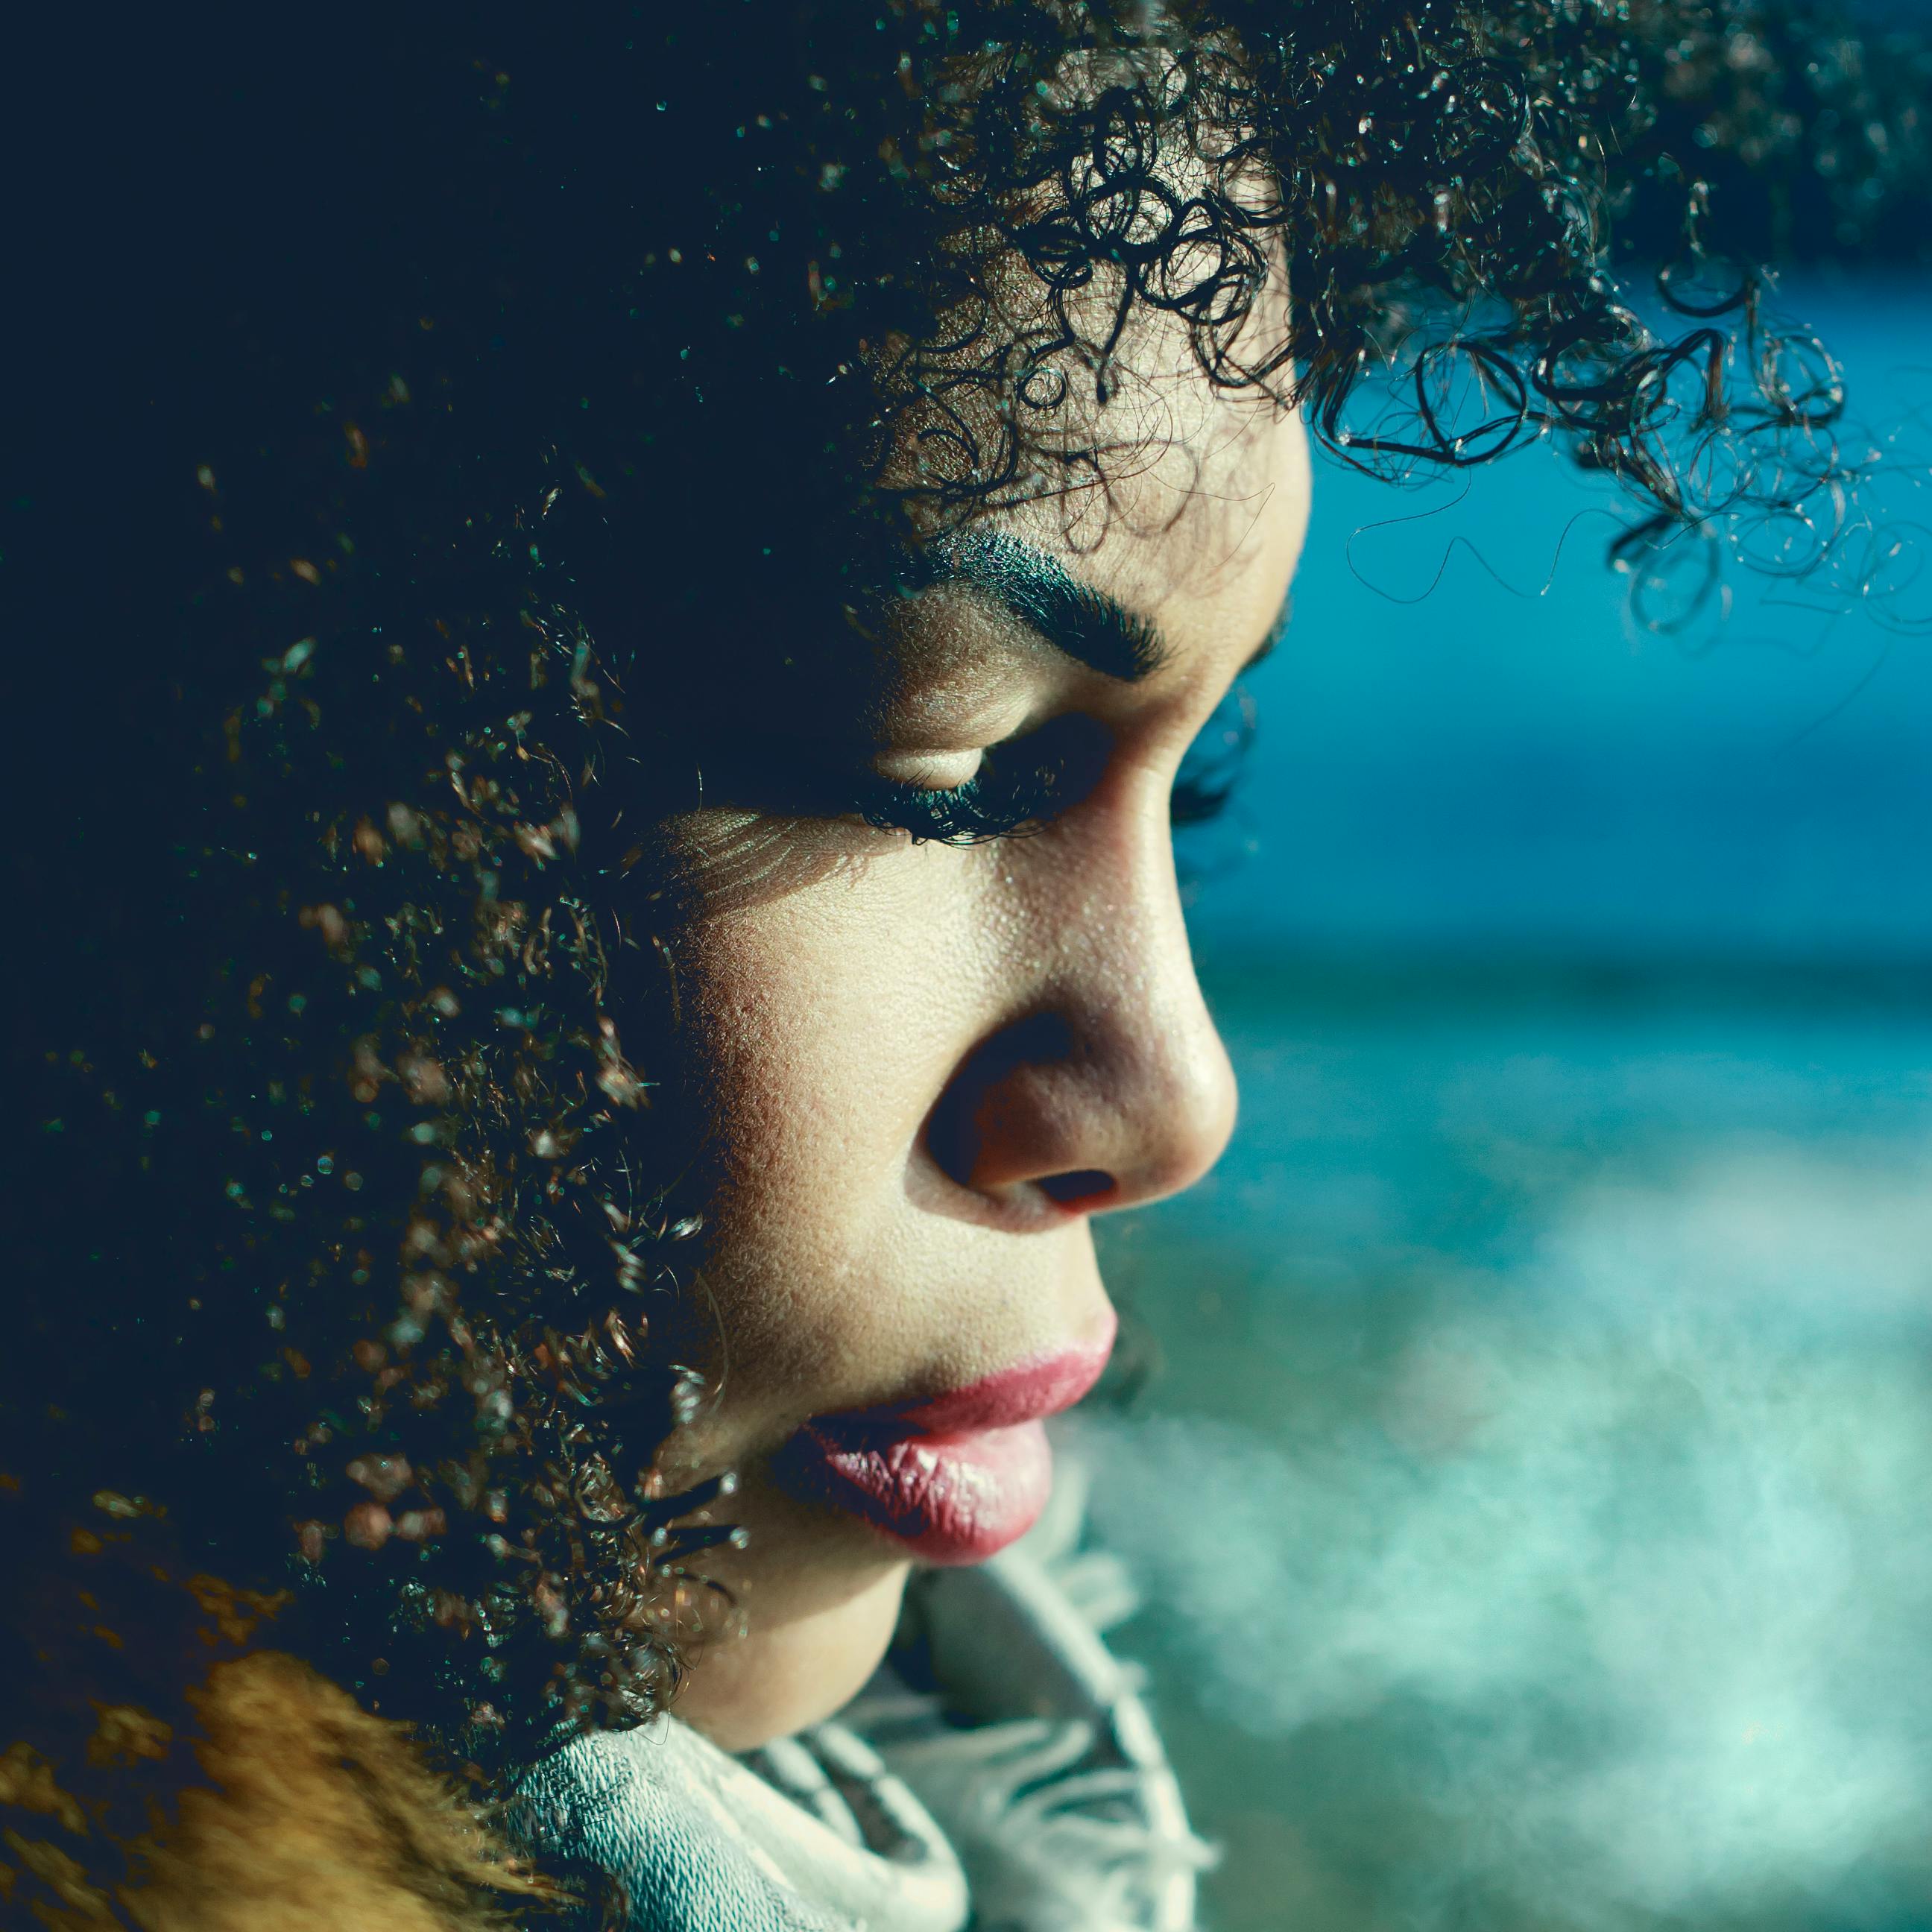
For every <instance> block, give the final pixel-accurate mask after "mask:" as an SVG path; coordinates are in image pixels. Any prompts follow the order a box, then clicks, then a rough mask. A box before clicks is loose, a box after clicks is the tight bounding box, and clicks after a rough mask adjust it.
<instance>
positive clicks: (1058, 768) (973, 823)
mask: <svg viewBox="0 0 1932 1932" xmlns="http://www.w3.org/2000/svg"><path fill="white" fill-rule="evenodd" d="M1254 734H1255V706H1254V700H1253V698H1252V697H1250V696H1249V694H1247V691H1244V690H1243V689H1242V688H1241V687H1240V686H1238V685H1237V686H1236V687H1235V688H1234V689H1232V690H1231V691H1229V694H1228V695H1227V696H1226V697H1225V698H1223V700H1222V701H1221V703H1220V706H1218V707H1217V709H1216V710H1215V712H1214V715H1213V716H1212V717H1211V718H1209V720H1208V722H1207V724H1205V726H1204V727H1202V730H1201V732H1200V733H1199V736H1197V737H1196V739H1195V740H1194V742H1193V744H1192V745H1190V746H1189V748H1188V750H1187V755H1186V756H1185V757H1184V758H1183V759H1182V760H1181V769H1180V771H1179V772H1178V774H1177V775H1176V777H1175V781H1174V790H1173V793H1172V799H1171V801H1170V803H1169V819H1170V821H1171V822H1172V824H1173V825H1174V826H1175V829H1177V830H1179V829H1183V828H1184V827H1187V826H1196V825H1205V824H1206V823H1208V822H1209V821H1210V820H1213V819H1216V818H1218V817H1220V815H1221V814H1222V813H1223V811H1226V808H1227V805H1228V802H1229V799H1231V798H1232V796H1233V795H1234V792H1235V787H1236V785H1237V784H1238V782H1239V781H1240V778H1241V770H1242V767H1243V766H1244V763H1245V762H1246V760H1247V753H1248V749H1249V747H1250V744H1251V743H1252V742H1253V738H1254ZM1105 766H1106V744H1105V740H1104V738H1103V737H1102V736H1101V735H1100V733H1099V732H1098V730H1097V727H1093V726H1092V725H1091V724H1088V723H1087V722H1086V721H1083V720H1081V719H1079V718H1064V719H1059V720H1056V721H1055V722H1054V723H1053V724H1049V725H1046V726H1044V727H1042V728H1041V730H1039V731H1037V732H1035V733H1031V735H1030V736H1028V737H1027V738H1025V739H1022V740H1020V741H1019V742H1018V743H1016V744H1015V745H1010V746H1005V745H996V746H995V747H994V748H992V750H991V751H988V752H987V753H986V757H985V759H984V761H983V763H982V766H981V768H980V772H979V773H978V774H977V775H976V776H975V777H974V778H971V779H970V780H968V782H967V783H965V784H963V785H956V786H952V787H947V788H946V789H944V790H926V789H925V788H923V787H919V786H916V785H907V784H894V783H892V781H889V780H887V779H883V778H874V779H872V780H871V781H869V782H868V786H867V788H866V792H865V796H863V797H862V798H861V799H859V800H858V801H857V802H856V803H857V809H858V815H859V817H862V818H863V819H864V820H865V823H867V824H868V825H871V826H877V828H879V829H881V830H892V831H903V832H910V834H911V835H912V836H913V839H914V840H915V841H919V842H926V841H930V842H932V843H933V844H942V845H976V844H983V842H985V841H986V840H989V839H992V838H1024V837H1025V836H1026V835H1028V834H1029V833H1031V832H1039V831H1042V830H1043V829H1045V828H1046V826H1049V825H1050V824H1051V823H1052V822H1053V820H1054V818H1055V816H1056V815H1057V814H1059V813H1061V812H1062V811H1067V810H1068V809H1069V808H1071V807H1072V806H1073V805H1077V804H1078V803H1079V802H1080V800H1081V799H1083V798H1084V797H1085V796H1086V795H1087V793H1088V792H1089V791H1091V790H1092V789H1093V787H1094V784H1096V783H1097V782H1098V781H1099V778H1100V773H1101V772H1102V771H1103V769H1105Z"/></svg>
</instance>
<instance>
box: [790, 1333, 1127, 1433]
mask: <svg viewBox="0 0 1932 1932" xmlns="http://www.w3.org/2000/svg"><path fill="white" fill-rule="evenodd" d="M1114 1331H1115V1323H1114V1322H1113V1319H1112V1316H1111V1314H1110V1316H1109V1320H1108V1323H1107V1327H1106V1332H1105V1333H1104V1334H1102V1335H1101V1336H1100V1337H1099V1339H1098V1340H1095V1341H1093V1342H1088V1343H1082V1344H1080V1345H1079V1346H1076V1347H1074V1348H1070V1349H1060V1350H1058V1351H1056V1352H1055V1353H1053V1354H1052V1355H1033V1356H1029V1357H1028V1358H1027V1360H1025V1361H1023V1362H1015V1363H1014V1364H1012V1365H1011V1366H1010V1367H1007V1368H1004V1369H1000V1370H995V1373H993V1374H992V1375H990V1376H983V1377H982V1378H981V1379H980V1380H979V1381H978V1382H968V1383H967V1384H966V1385H965V1387H964V1388H956V1389H949V1390H947V1391H946V1392H945V1393H944V1394H941V1395H936V1396H928V1397H923V1398H922V1399H921V1400H917V1401H914V1402H908V1403H892V1404H890V1405H889V1406H885V1407H882V1408H878V1409H851V1410H848V1411H847V1412H845V1413H844V1415H830V1416H824V1417H821V1418H819V1419H818V1421H817V1424H815V1426H816V1427H819V1428H821V1429H826V1430H830V1431H832V1432H835V1433H837V1434H838V1435H840V1436H871V1437H875V1438H877V1437H885V1438H899V1437H903V1436H965V1435H971V1434H973V1433H976V1432H977V1431H978V1430H985V1429H1011V1428H1014V1427H1017V1426H1018V1425H1019V1424H1022V1423H1027V1422H1038V1421H1041V1420H1043V1418H1046V1417H1047V1416H1049V1415H1058V1414H1059V1413H1060V1412H1061V1410H1062V1409H1071V1408H1072V1407H1073V1405H1074V1404H1075V1403H1076V1402H1078V1401H1079V1400H1080V1398H1081V1397H1082V1396H1084V1395H1085V1394H1086V1393H1087V1391H1088V1390H1089V1389H1091V1388H1092V1387H1093V1386H1094V1384H1095V1383H1096V1382H1098V1381H1099V1380H1100V1373H1101V1371H1102V1370H1103V1369H1105V1368H1106V1366H1107V1358H1108V1357H1109V1355H1111V1354H1112V1352H1113V1348H1114Z"/></svg>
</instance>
